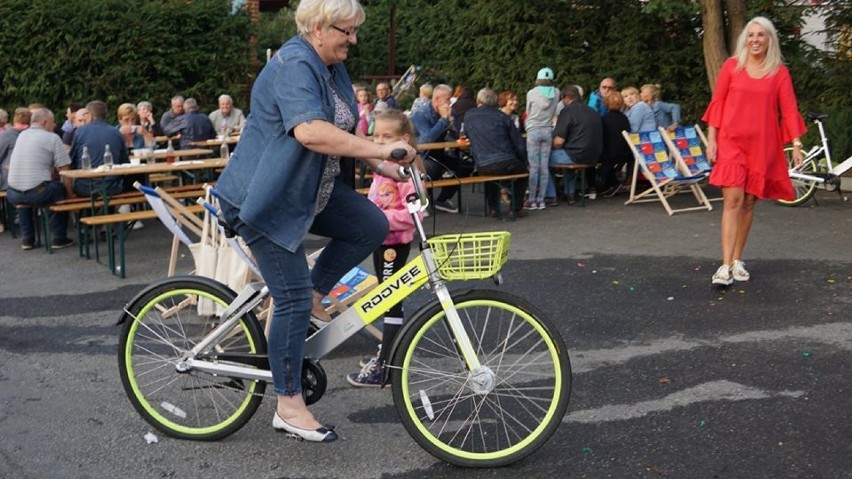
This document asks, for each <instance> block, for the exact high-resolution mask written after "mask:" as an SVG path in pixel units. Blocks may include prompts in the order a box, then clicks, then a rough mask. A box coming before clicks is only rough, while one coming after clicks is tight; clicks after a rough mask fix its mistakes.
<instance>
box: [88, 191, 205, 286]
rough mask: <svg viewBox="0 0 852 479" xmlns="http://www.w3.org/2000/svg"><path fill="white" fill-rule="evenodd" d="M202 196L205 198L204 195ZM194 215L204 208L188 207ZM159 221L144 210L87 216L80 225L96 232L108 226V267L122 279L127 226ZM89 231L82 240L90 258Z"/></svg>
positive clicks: (155, 216) (152, 213)
mask: <svg viewBox="0 0 852 479" xmlns="http://www.w3.org/2000/svg"><path fill="white" fill-rule="evenodd" d="M200 196H203V193H202V194H201V195H199V197H200ZM186 209H187V210H189V211H190V212H192V213H203V212H204V207H203V206H202V205H197V204H194V205H190V206H187V207H186ZM151 219H157V213H156V212H155V211H153V210H143V211H133V212H130V213H114V214H109V215H98V216H86V217H84V218H80V223H81V224H83V225H85V226H86V227H88V228H91V229H92V230H93V231H96V229H97V227H99V226H106V241H107V266H108V267H109V269H110V271H111V272H112V274H116V275H118V276H120V277H122V278H124V277H125V275H126V271H125V248H124V243H125V240H126V239H127V231H128V228H127V226H128V225H130V224H132V223H135V222H137V221H142V220H151ZM114 225H118V231H117V232H116V234H115V236H113V232H112V227H113V226H114ZM88 231H89V230H88V229H85V232H84V235H85V239H84V240H81V242H82V241H85V243H86V255H87V256H88V242H89V235H88ZM116 239H118V263H119V264H117V265H116V258H115V240H116ZM93 241H95V250H96V253H95V254H96V258H97V259H98V260H99V259H100V258H99V257H98V253H97V238H96V237H95V238H94V239H93Z"/></svg>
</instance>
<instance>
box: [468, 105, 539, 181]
mask: <svg viewBox="0 0 852 479" xmlns="http://www.w3.org/2000/svg"><path fill="white" fill-rule="evenodd" d="M464 118H465V129H466V131H467V136H468V138H470V148H471V151H472V152H473V161H474V162H476V167H477V168H483V167H485V166H489V165H493V164H497V163H503V162H506V161H513V160H514V161H519V162H523V163H524V164H526V162H527V149H526V144H525V143H524V142H523V141H521V133H520V132H519V131H518V129H517V128H516V127H515V124H514V123H513V122H512V118H511V117H509V115H507V114H505V113H503V112H502V111H500V110H498V109H497V108H495V107H493V106H480V107H477V108H474V109H472V110H468V111H467V113H465V115H464Z"/></svg>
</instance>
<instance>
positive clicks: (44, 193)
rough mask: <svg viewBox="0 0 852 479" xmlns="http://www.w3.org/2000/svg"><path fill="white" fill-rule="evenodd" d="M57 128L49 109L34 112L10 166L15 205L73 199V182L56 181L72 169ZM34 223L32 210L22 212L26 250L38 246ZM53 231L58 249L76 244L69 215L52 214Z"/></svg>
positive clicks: (20, 216) (48, 203)
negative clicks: (36, 244)
mask: <svg viewBox="0 0 852 479" xmlns="http://www.w3.org/2000/svg"><path fill="white" fill-rule="evenodd" d="M55 127H56V122H55V120H54V117H53V113H52V112H51V111H50V110H48V109H47V108H37V109H35V110H34V111H33V112H32V119H31V120H30V127H29V128H28V129H26V130H24V131H22V132H21V134H20V135H19V136H18V141H17V142H16V143H15V149H14V150H13V151H12V158H11V160H10V164H9V190H8V197H9V201H11V202H12V204H14V205H30V206H45V205H52V204H53V203H56V202H57V201H60V200H63V199H65V198H66V197H68V196H73V193H72V192H71V181H70V180H69V179H67V178H66V179H64V181H62V182H60V181H59V180H55V179H53V178H54V176H55V174H56V172H58V171H62V170H67V169H69V168H70V165H71V159H70V158H68V154H67V153H65V147H64V146H63V145H62V140H61V139H59V136H58V135H57V134H55V133H53V129H54V128H55ZM63 183H64V184H63ZM33 221H34V218H33V209H32V208H19V209H18V222H19V223H20V225H21V248H22V249H24V250H30V249H33V247H34V246H35V229H34V228H33ZM50 230H51V234H52V235H53V247H54V248H56V249H61V248H66V247H68V246H71V245H72V244H74V241H72V240H71V239H70V238H68V213H51V215H50Z"/></svg>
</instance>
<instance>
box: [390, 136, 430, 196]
mask: <svg viewBox="0 0 852 479" xmlns="http://www.w3.org/2000/svg"><path fill="white" fill-rule="evenodd" d="M406 154H407V152H406V151H405V150H404V149H402V148H397V149H395V150H393V151H392V152H391V158H392V159H394V160H401V159H403V158H405V155H406ZM415 173H417V168H413V167H412V166H410V165H409V166H407V167H406V166H402V165H399V176H400V178H411V182H412V183H413V184H414V192H415V193H416V194H417V198H418V199H419V200H420V204H422V205H426V202H427V197H426V190H425V189H424V188H423V184H422V183H421V182H420V175H419V173H418V174H415Z"/></svg>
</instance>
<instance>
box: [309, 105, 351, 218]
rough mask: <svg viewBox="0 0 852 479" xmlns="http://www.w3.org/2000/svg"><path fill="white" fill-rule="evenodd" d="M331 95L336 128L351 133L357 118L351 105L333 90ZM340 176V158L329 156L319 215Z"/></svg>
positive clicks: (318, 200)
mask: <svg viewBox="0 0 852 479" xmlns="http://www.w3.org/2000/svg"><path fill="white" fill-rule="evenodd" d="M331 93H332V95H333V96H334V126H336V127H338V128H340V129H341V130H343V131H349V130H351V129H352V128H353V127H354V126H355V116H354V115H352V110H351V109H349V105H347V104H346V102H345V101H343V99H342V98H340V95H338V94H337V91H336V90H335V89H334V88H332V89H331ZM339 174H340V157H339V156H337V155H329V156H328V159H327V160H326V162H325V169H324V170H323V172H322V182H321V183H320V188H319V195H318V196H317V214H320V213H321V212H322V210H324V209H325V206H326V205H327V204H328V199H329V198H331V191H332V190H333V189H334V179H335V178H337V175H339Z"/></svg>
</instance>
